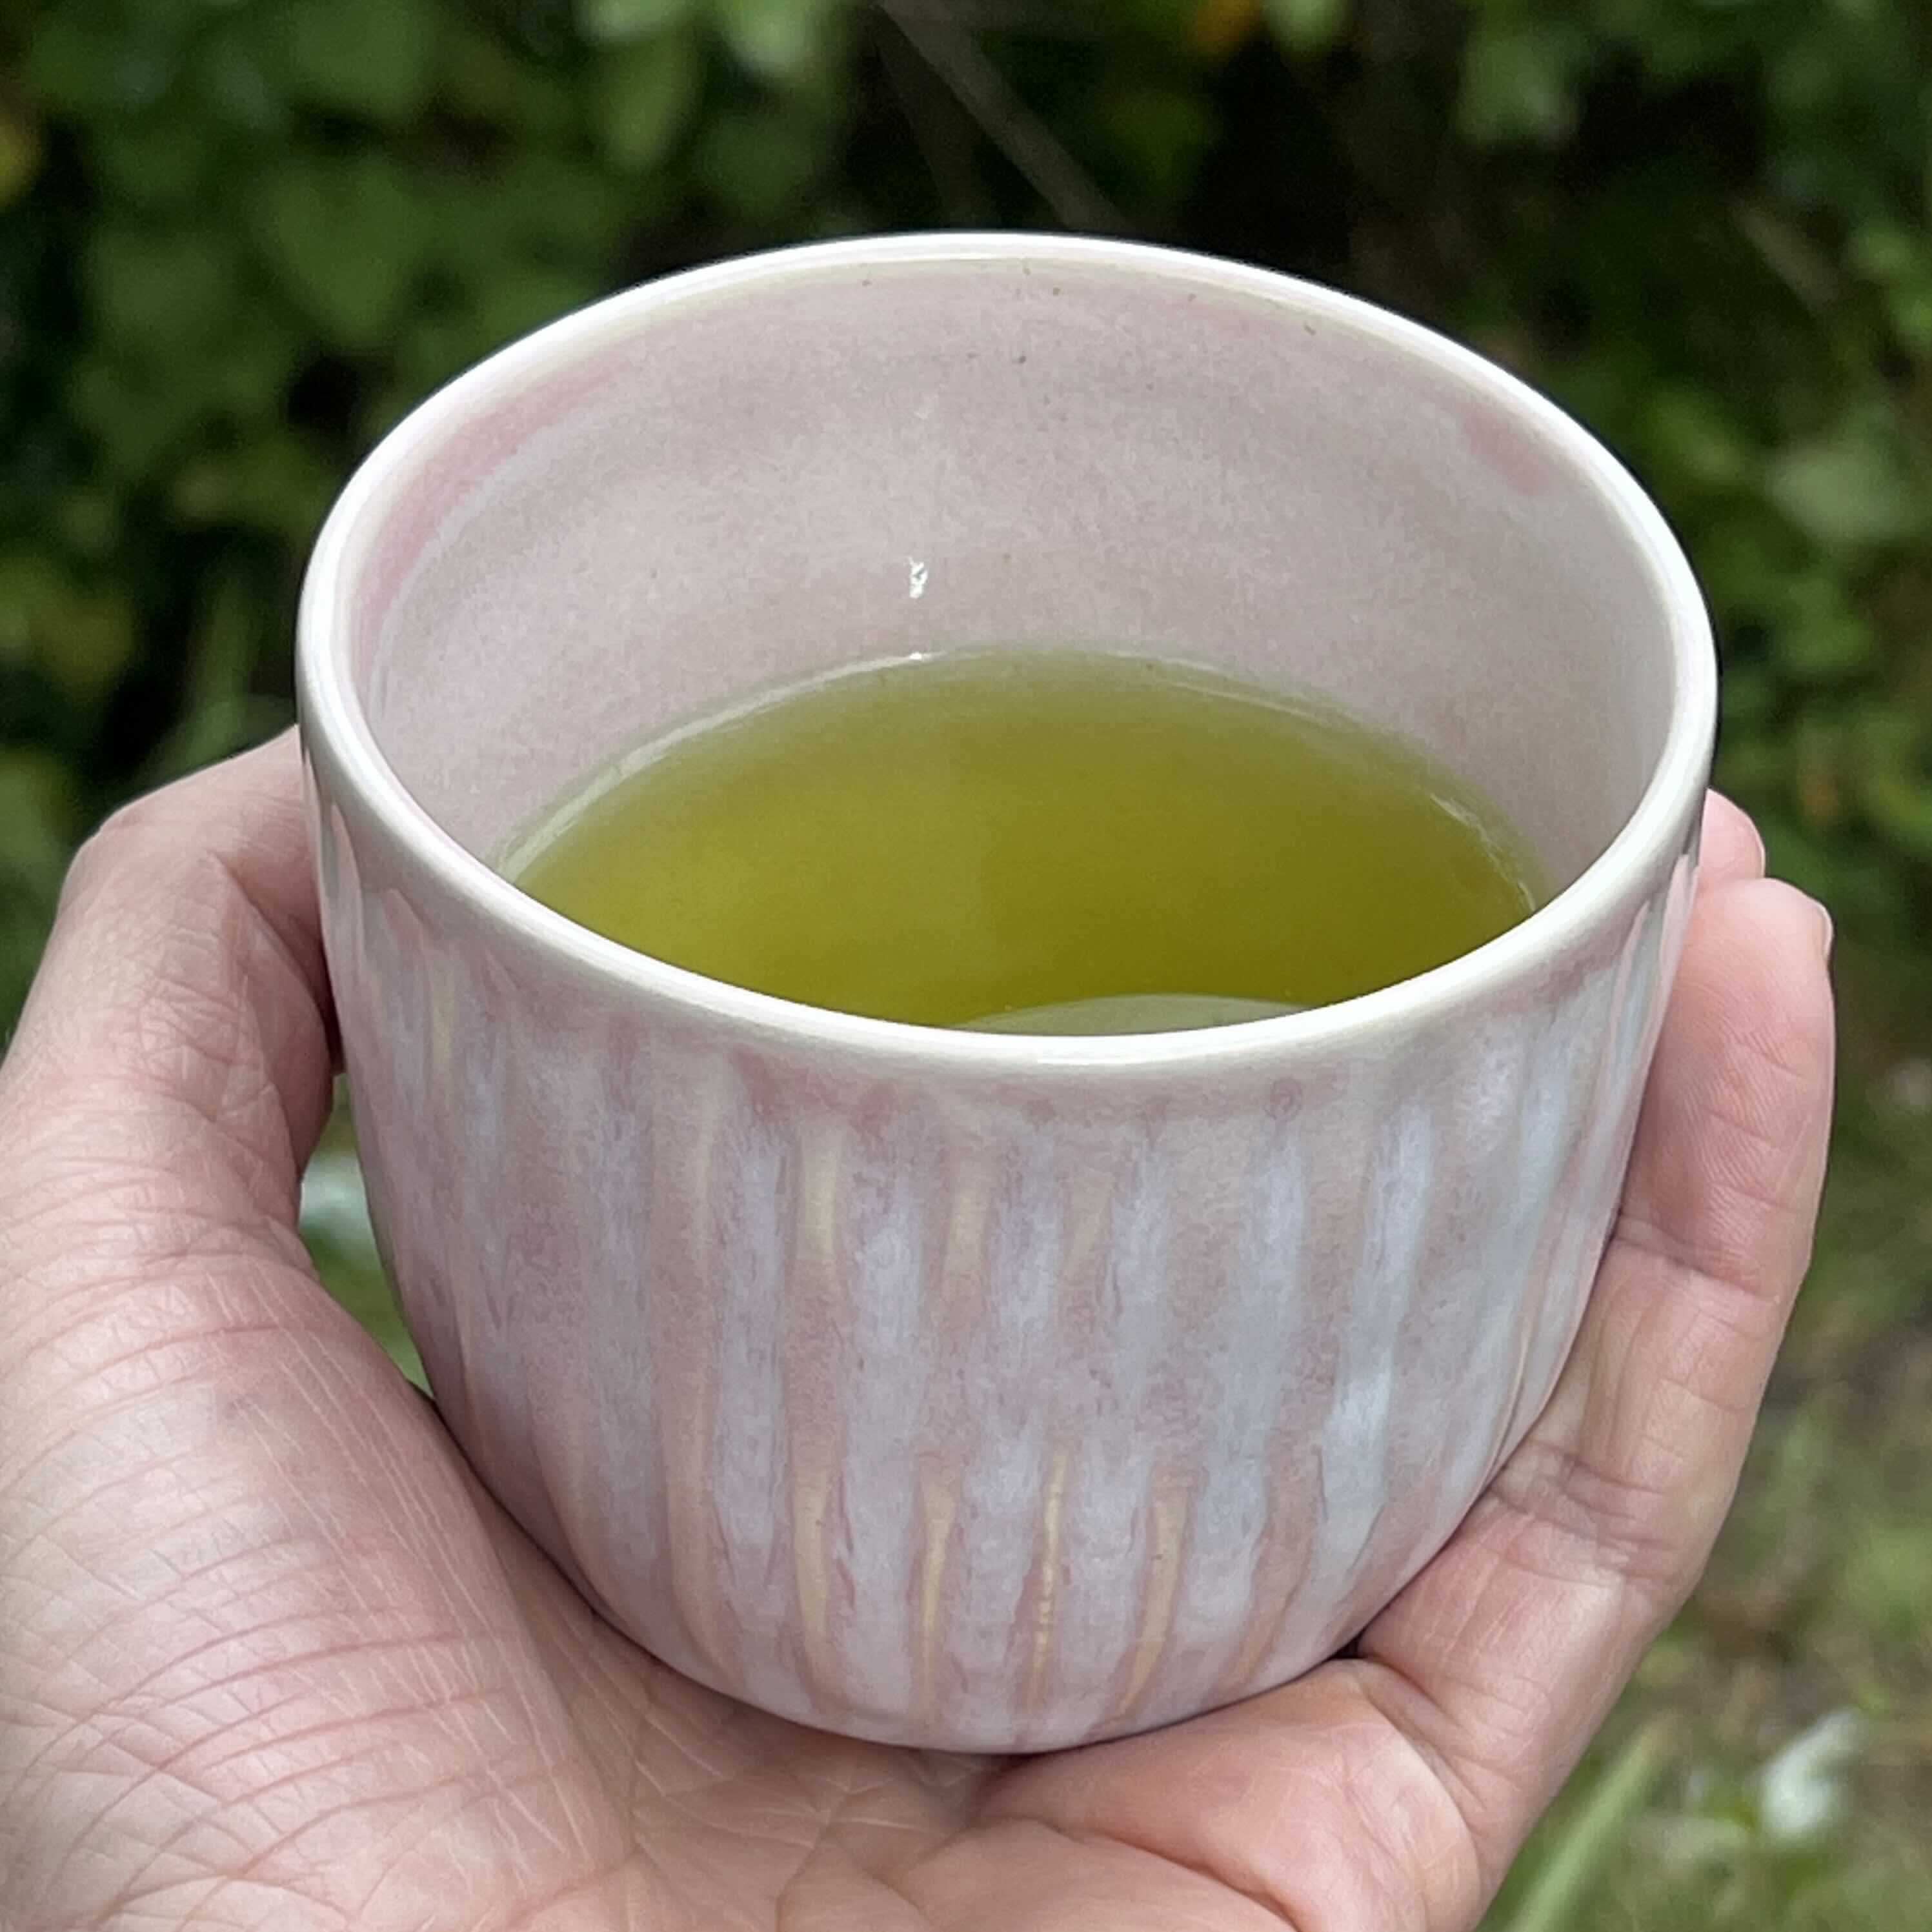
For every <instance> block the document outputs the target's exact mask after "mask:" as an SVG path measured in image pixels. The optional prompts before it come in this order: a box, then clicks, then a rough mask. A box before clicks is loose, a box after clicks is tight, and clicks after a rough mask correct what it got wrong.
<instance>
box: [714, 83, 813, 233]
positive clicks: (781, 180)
mask: <svg viewBox="0 0 1932 1932" xmlns="http://www.w3.org/2000/svg"><path fill="white" fill-rule="evenodd" d="M826 151H827V142H826V138H825V136H824V133H823V130H820V129H819V128H818V127H815V126H813V125H811V124H808V123H806V122H803V121H795V120H790V119H786V118H781V116H779V115H776V114H775V113H771V112H769V110H767V111H766V112H765V113H748V112H746V111H744V110H727V112H725V113H721V114H719V115H718V116H717V117H716V118H715V119H713V120H712V121H711V122H710V123H709V125H708V126H707V127H706V129H705V130H704V136H703V140H702V142H700V145H699V148H698V154H697V172H698V178H699V179H700V181H702V182H703V185H704V186H705V187H706V189H707V190H709V193H711V195H712V198H713V199H715V201H717V202H718V204H719V205H720V206H721V207H722V208H724V209H725V210H726V211H727V212H728V213H729V214H731V215H733V216H734V217H736V219H738V220H740V221H742V222H745V223H748V224H750V225H751V226H765V225H767V224H769V223H775V222H777V221H778V220H781V219H782V218H783V217H784V216H786V215H787V214H790V213H791V212H792V211H793V210H795V209H796V208H797V207H798V206H799V204H800V203H801V202H803V201H804V199H805V197H806V196H807V195H808V193H810V192H811V189H812V187H813V186H814V184H815V183H816V182H817V179H818V177H819V175H820V173H821V172H823V169H824V166H825V163H826V158H827V152H826Z"/></svg>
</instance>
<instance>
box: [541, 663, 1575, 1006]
mask: <svg viewBox="0 0 1932 1932" xmlns="http://www.w3.org/2000/svg"><path fill="white" fill-rule="evenodd" d="M504 869H505V871H506V873H507V874H508V876H510V877H511V878H513V879H514V880H515V881H516V882H517V883H518V884H519V885H520V886H522V887H523V889H524V890H525V891H526V892H529V893H531V894H532V895H533V896H534V897H535V898H538V899H540V900H541V901H543V902H544V904H547V905H549V906H551V907H554V908H555V909H556V910H558V911H559V912H561V913H565V914H567V915H568V916H569V917H570V918H571V919H575V920H577V921H578V922H580V923H581V924H583V925H584V926H589V927H592V928H593V929H595V930H596V931H598V932H601V933H604V934H605V935H607V936H609V937H610V938H613V939H616V940H619V941H622V943H623V944H625V945H628V946H631V947H635V948H637V950H639V951H640V952H643V953H649V954H652V955H653V956H655V957H656V958H658V959H663V960H667V961H669V962H671V963H672V964H673V965H678V966H682V967H685V968H688V969H690V970H691V971H693V972H696V973H702V974H708V975H709V977H712V978H713V979H717V980H728V981H730V982H731V983H733V984H735V985H737V986H746V987H751V988H753V989H756V990H757V991H758V992H764V993H772V994H776V995H779V996H780V997H781V998H785V999H788V1000H794V1001H802V1002H803V1003H805V1004H807V1005H810V1006H815V1007H833V1008H836V1009H838V1010H842V1011H844V1012H846V1013H862V1014H868V1015H871V1016H874V1017H875V1018H878V1019H893V1020H904V1021H910V1022H915V1023H916V1024H919V1025H927V1026H938V1027H980V1028H986V1029H988V1030H990V1031H1002V1032H1034V1033H1052V1034H1086V1033H1135V1032H1159V1031H1172V1030H1174V1029H1176V1028H1187V1027H1196V1026H1207V1025H1226V1024H1229V1023H1231V1022H1238V1021H1241V1020H1244V1019H1256V1018H1262V1017H1266V1016H1269V1015H1271V1014H1275V1013H1282V1012H1285V1011H1290V1010H1294V1009H1295V1008H1298V1007H1309V1006H1315V1005H1319V1004H1323V1003H1325V1002H1327V1001H1335V1000H1345V999H1348V998H1352V996H1354V995H1357V994H1360V993H1366V992H1370V991H1372V990H1373V989H1375V988H1376V987H1379V986H1387V985H1388V984H1389V983H1391V982H1392V981H1394V980H1401V979H1405V978H1407V977H1409V976H1410V975H1412V974H1416V973H1420V972H1421V971H1424V970H1425V969H1427V968H1429V967H1431V966H1435V965H1440V964H1441V963H1442V962H1443V961H1445V960H1447V959H1453V958H1454V956H1456V955H1457V954H1458V953H1465V952H1467V951H1469V950H1470V949H1471V948H1472V947H1476V946H1480V945H1481V944H1483V942H1484V941H1486V940H1488V939H1491V938H1494V937H1495V936H1496V935H1497V934H1498V933H1500V932H1503V931H1504V930H1505V929H1507V928H1508V927H1509V926H1513V925H1514V924H1515V923H1516V922H1517V921H1518V920H1519V919H1522V918H1523V916H1525V915H1526V913H1529V912H1530V911H1532V910H1534V908H1535V906H1536V904H1538V898H1539V888H1538V881H1537V876H1536V871H1535V866H1534V865H1533V864H1532V862H1531V861H1530V859H1529V857H1528V856H1527V853H1526V850H1525V848H1524V847H1523V844H1522V843H1521V841H1520V840H1519V839H1518V838H1517V837H1516V835H1514V832H1512V831H1511V829H1510V828H1509V827H1508V826H1506V825H1505V823H1502V820H1500V819H1499V817H1498V815H1497V814H1496V811H1495V810H1494V808H1493V807H1491V806H1490V805H1488V804H1487V802H1484V800H1483V799H1481V798H1480V797H1478V796H1476V795H1475V793H1472V791H1471V790H1469V788H1468V787H1466V786H1465V785H1463V784H1460V783H1459V782H1458V781H1456V780H1454V778H1451V776H1450V775H1448V773H1446V772H1443V771H1442V770H1441V769H1439V768H1438V767H1437V766H1436V765H1435V764H1434V763H1433V761H1431V760H1429V759H1428V758H1427V757H1424V755H1423V754H1421V753H1420V752H1419V751H1418V750H1416V749H1415V748H1413V747H1412V746H1410V745H1406V744H1405V743H1403V742H1400V741H1398V740H1396V739H1391V738H1390V737H1388V736H1386V735H1385V734H1383V733H1379V732H1375V731H1371V730H1368V729H1367V728H1365V727H1363V726H1362V725H1361V724H1357V723H1355V722H1353V721H1351V720H1349V719H1348V718H1344V717H1342V716H1340V715H1338V714H1337V713H1335V712H1331V711H1328V710H1325V709H1320V708H1317V707H1313V706H1308V705H1305V704H1303V703H1298V702H1295V701H1290V700H1286V699H1283V698H1281V697H1276V696H1274V695H1272V694H1269V693H1268V692H1266V691H1261V690H1259V689H1256V688H1250V687H1249V686H1247V685H1241V684H1237V683H1233V682H1229V681H1226V680H1225V679H1221V678H1220V677H1218V676H1214V675H1213V674H1211V673H1203V672H1200V671H1197V670H1193V669H1191V668H1184V667H1179V666H1176V665H1172V664H1163V663H1159V662H1154V661H1148V660H1147V659H1145V658H1127V657H1118V656H1109V655H1100V654H1097V653H1096V654H1089V653H1079V652H1039V653H1024V652H971V653H962V654H958V655H951V656H946V657H940V658H917V659H912V660H908V661H903V662H897V663H892V664H883V665H879V666H874V667H868V668H867V669H865V670H859V671H853V672H847V673H842V674H840V675H838V676H834V677H830V678H827V679H823V680H821V681H820V682H815V683H813V684H810V685H802V686H799V687H796V688H793V689H790V690H789V691H781V692H779V693H777V694H772V695H769V696H767V697H763V698H760V700H757V701H756V702H754V703H752V704H751V705H749V706H745V707H742V708H740V709H738V710H736V711H734V712H731V713H730V714H729V715H724V716H721V717H719V718H714V719H711V720H709V721H700V723H698V724H695V725H693V726H690V727H686V728H685V729H683V730H679V731H677V732H675V733H672V734H670V735H669V736H665V737H663V738H661V739H657V740H655V742H652V743H651V744H649V745H646V746H644V747H643V748H641V749H640V750H639V751H637V752H635V753H634V754H631V756H630V757H628V758H626V759H625V760H622V762H621V763H620V764H619V766H617V767H616V768H615V769H613V770H612V771H608V772H604V773H601V774H600V775H598V776H597V777H596V778H594V779H593V780H592V781H589V783H588V784H586V785H585V786H583V787H581V788H580V790H577V792H575V793H573V794H572V795H571V796H570V797H569V798H568V799H566V800H565V801H564V802H563V803H562V805H560V806H559V807H558V808H556V809H555V810H553V811H552V812H551V813H550V814H548V816H547V817H546V818H545V820H544V821H543V823H541V825H540V826H539V827H538V829H536V830H535V832H533V833H532V835H529V836H528V837H526V838H524V839H523V840H521V841H520V842H519V844H518V845H517V848H516V849H515V850H514V851H513V852H512V853H511V854H510V856H509V857H508V859H507V860H506V861H505V866H504Z"/></svg>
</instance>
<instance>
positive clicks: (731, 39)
mask: <svg viewBox="0 0 1932 1932" xmlns="http://www.w3.org/2000/svg"><path fill="white" fill-rule="evenodd" d="M839 4H840V0H711V5H712V17H714V18H715V20H716V21H717V23H718V31H719V32H720V33H721V34H723V35H724V44H725V45H726V46H727V47H728V48H730V50H731V54H732V57H733V58H734V59H735V60H736V62H737V63H738V65H739V66H740V67H742V68H744V70H745V72H746V73H748V74H755V75H757V77H758V78H759V79H760V80H769V81H784V80H791V79H792V78H793V77H795V76H796V75H799V74H802V73H803V72H804V71H805V70H806V69H807V68H809V67H810V66H811V65H812V63H813V62H814V60H816V59H817V57H818V55H820V52H822V51H823V49H824V46H825V44H826V30H827V28H828V26H829V22H830V20H831V17H832V15H833V13H835V12H836V11H837V10H838V6H839Z"/></svg>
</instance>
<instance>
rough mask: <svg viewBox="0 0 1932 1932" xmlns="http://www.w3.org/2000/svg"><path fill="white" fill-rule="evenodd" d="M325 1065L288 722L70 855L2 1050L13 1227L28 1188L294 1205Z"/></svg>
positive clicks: (1, 1118)
mask: <svg viewBox="0 0 1932 1932" xmlns="http://www.w3.org/2000/svg"><path fill="white" fill-rule="evenodd" d="M331 1070H332V1038H331V1022H330V1019H329V1002H328V990H327V979H326V973H325V970H324V967H323V954H322V941H321V935H320V929H319V923H318V919H317V908H316V903H315V889H314V883H313V878H312V873H311V862H310V859H309V854H308V838H307V835H306V832H305V825H304V816H303V810H302V778H301V765H300V760H299V753H298V751H297V749H296V742H295V734H294V733H293V732H289V733H284V735H283V736H281V738H279V739H276V740H275V742H272V744H269V745H265V746H263V748H261V749H260V750H259V751H251V752H249V753H248V754H245V756H243V757H239V758H236V759H233V760H229V762H228V763H226V764H223V765H220V766H215V767H214V768H213V769H211V770H208V771H205V772H201V773H199V774H198V775H196V776H195V777H193V778H187V779H184V780H183V781H181V782H180V783H178V784H172V785H170V786H169V787H166V789H165V790H161V791H157V792H155V793H152V794H151V795H150V796H148V797H146V798H144V799H139V800H138V801H136V802H135V803H134V804H133V805H129V806H127V807H125V808H123V809H122V810H121V811H119V812H117V813H116V814H115V815H114V817H112V818H110V820H108V821H107V823H106V824H105V825H104V826H102V827H101V829H100V830H99V831H98V832H96V833H95V835H94V836H93V838H91V839H90V840H89V841H88V843H87V844H86V845H85V846H84V847H83V848H82V850H81V851H80V854H79V856H77V858H76V859H75V861H74V866H73V869H72V871H71V873H70V874H69V876H68V883H67V886H66V888H65V891H64V892H63V893H62V898H61V907H60V911H59V914H58V917H57V918H56V919H55V925H54V929H53V932H52V935H51V937H50V938H49V941H48V943H47V947H46V953H45V955H44V956H43V959H42V962H41V965H40V973H39V975H38V977H37V979H36V980H35V982H34V987H33V989H32V992H31V994H30V995H29V996H28V1001H27V1005H26V1010H25V1011H24V1012H23V1015H22V1016H21V1022H20V1030H19V1032H18V1034H17V1037H16V1038H15V1040H14V1041H13V1045H12V1047H11V1049H10V1051H9V1052H8V1053H7V1057H6V1058H5V1061H4V1062H0V1230H4V1229H5V1227H6V1226H7V1223H8V1222H9V1220H10V1219H12V1218H13V1216H12V1215H11V1214H10V1211H9V1197H13V1198H14V1199H16V1200H19V1199H21V1198H22V1196H21V1195H20V1192H19V1190H23V1189H24V1190H29V1191H28V1192H27V1193H26V1195H25V1197H24V1198H25V1199H26V1201H28V1202H30V1203H33V1204H36V1205H37V1206H38V1207H39V1208H41V1209H42V1210H43V1211H44V1210H46V1209H47V1208H49V1205H50V1204H49V1199H48V1193H49V1190H52V1193H53V1194H54V1195H55V1196H58V1197H59V1198H60V1199H62V1200H65V1199H68V1198H74V1199H80V1198H82V1197H83V1196H84V1197H85V1198H87V1199H98V1197H99V1196H100V1195H101V1193H104V1192H106V1193H115V1194H117V1195H118V1196H120V1202H121V1211H123V1212H124V1213H126V1214H130V1215H133V1216H139V1215H140V1214H142V1213H144V1212H154V1213H157V1214H163V1215H166V1216H179V1215H181V1214H190V1215H192V1216H194V1217H196V1218H200V1219H207V1220H218V1221H220V1222H221V1223H223V1224H226V1225H230V1226H233V1225H235V1224H236V1222H237V1221H238V1220H241V1219H242V1218H246V1219H247V1220H251V1221H253V1220H257V1219H263V1218H265V1219H268V1220H273V1221H278V1222H281V1223H284V1224H288V1223H293V1220H294V1218H295V1214H296V1205H297V1201H298V1198H299V1186H300V1180H301V1174H302V1167H303V1166H304V1164H305V1163H306V1161H307V1160H308V1155H309V1154H310V1152H311V1150H312V1148H314V1143H315V1140H316V1137H317V1135H318V1134H319V1133H320V1132H321V1130H322V1126H323V1122H324V1121H325V1120H326V1118H327V1116H328V1112H329V1095H330V1076H331ZM122 1184H125V1192H124V1193H123V1192H122ZM34 1190H37V1191H34Z"/></svg>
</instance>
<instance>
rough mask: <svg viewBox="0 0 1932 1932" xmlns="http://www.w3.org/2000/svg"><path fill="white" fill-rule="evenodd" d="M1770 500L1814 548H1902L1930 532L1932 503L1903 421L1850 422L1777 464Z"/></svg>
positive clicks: (1791, 450)
mask: <svg viewBox="0 0 1932 1932" xmlns="http://www.w3.org/2000/svg"><path fill="white" fill-rule="evenodd" d="M1765 490H1766V495H1767V496H1769V498H1770V499H1771V501H1772V502H1774V503H1775V504H1776V505H1777V506H1778V508H1779V509H1781V510H1782V511H1784V514H1785V515H1787V517H1790V519H1791V520H1792V522H1793V523H1795V524H1796V525H1797V526H1798V527H1799V529H1801V530H1802V531H1803V532H1805V535H1807V536H1808V537H1810V538H1811V539H1812V540H1813V541H1814V542H1817V543H1820V544H1825V545H1827V546H1829V547H1862V546H1869V545H1875V544H1893V543H1900V542H1903V541H1905V540H1906V538H1910V537H1914V536H1916V535H1918V534H1920V533H1921V532H1922V531H1924V529H1926V528H1927V520H1928V519H1927V511H1928V507H1932V506H1928V499H1927V489H1926V485H1925V483H1924V478H1923V476H1922V474H1921V472H1920V471H1919V470H1918V468H1917V467H1916V466H1915V464H1914V463H1913V462H1912V459H1911V458H1910V456H1909V454H1908V452H1907V448H1906V443H1905V441H1904V439H1903V435H1902V434H1901V433H1900V429H1899V426H1898V424H1897V420H1896V419H1895V418H1894V416H1891V413H1889V412H1888V411H1885V410H1870V409H1866V410H1858V411H1856V412H1855V413H1852V414H1850V415H1848V416H1846V418H1845V419H1843V421H1841V422H1840V423H1838V425H1836V426H1835V428H1833V429H1832V430H1831V431H1829V432H1827V433H1826V434H1825V435H1823V436H1821V437H1816V438H1814V439H1813V440H1811V441H1809V442H1807V443H1795V444H1793V445H1790V446H1788V447H1787V448H1786V449H1784V450H1783V451H1781V452H1780V453H1779V454H1778V455H1777V456H1776V457H1775V458H1773V460H1772V463H1771V465H1770V467H1769V470H1768V471H1767V472H1766V478H1765Z"/></svg>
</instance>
